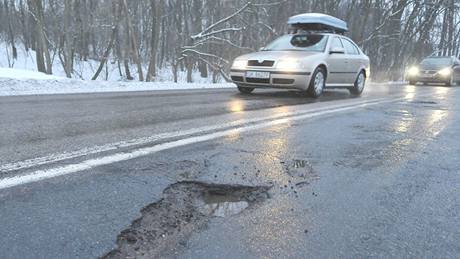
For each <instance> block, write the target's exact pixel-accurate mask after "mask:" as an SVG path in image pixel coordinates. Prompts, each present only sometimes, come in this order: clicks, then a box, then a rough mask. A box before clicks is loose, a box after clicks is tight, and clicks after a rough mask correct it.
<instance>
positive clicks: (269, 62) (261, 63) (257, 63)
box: [248, 60, 275, 67]
mask: <svg viewBox="0 0 460 259" xmlns="http://www.w3.org/2000/svg"><path fill="white" fill-rule="evenodd" d="M274 64H275V61H273V60H263V61H259V60H249V61H248V66H250V67H273V65H274Z"/></svg>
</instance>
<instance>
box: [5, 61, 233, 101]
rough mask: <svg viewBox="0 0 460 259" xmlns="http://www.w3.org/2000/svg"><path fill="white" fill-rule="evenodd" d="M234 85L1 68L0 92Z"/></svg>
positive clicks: (68, 91)
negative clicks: (93, 78) (85, 77)
mask: <svg viewBox="0 0 460 259" xmlns="http://www.w3.org/2000/svg"><path fill="white" fill-rule="evenodd" d="M229 87H234V86H233V85H232V84H229V83H218V84H210V83H172V82H151V83H147V82H123V81H86V80H78V79H67V78H62V77H56V76H50V75H46V74H43V73H39V72H33V71H27V70H19V69H11V68H1V67H0V96H12V95H35V94H68V93H98V92H126V91H128V92H129V91H153V90H181V89H205V88H229Z"/></svg>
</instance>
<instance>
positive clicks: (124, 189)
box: [0, 85, 460, 258]
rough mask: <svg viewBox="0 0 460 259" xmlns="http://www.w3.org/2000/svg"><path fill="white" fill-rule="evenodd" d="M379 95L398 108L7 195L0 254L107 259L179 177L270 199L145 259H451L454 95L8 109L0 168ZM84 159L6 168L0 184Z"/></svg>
mask: <svg viewBox="0 0 460 259" xmlns="http://www.w3.org/2000/svg"><path fill="white" fill-rule="evenodd" d="M375 98H380V99H381V98H383V99H385V100H392V99H394V100H395V101H388V102H383V103H380V104H375V105H363V106H360V107H357V108H356V109H352V110H344V111H337V112H331V113H326V114H323V115H318V116H315V117H311V118H305V119H292V118H291V117H286V118H284V119H283V122H282V123H278V124H273V125H268V126H266V127H263V128H258V129H255V130H248V131H241V130H239V129H238V128H236V129H235V130H234V131H231V132H230V133H229V134H225V136H223V137H219V138H215V139H210V140H208V141H200V142H196V143H194V142H191V143H189V144H187V145H183V146H180V147H173V148H169V149H166V150H162V151H161V152H156V153H153V154H148V155H145V156H141V157H136V158H134V159H130V160H125V161H119V162H114V163H109V164H106V165H102V166H97V167H94V168H91V169H87V170H83V171H79V172H76V173H72V174H68V175H63V176H59V177H54V178H50V179H46V180H42V181H37V182H33V183H27V184H20V185H18V186H15V187H12V188H4V189H0V218H1V222H2V223H1V224H0V258H95V257H100V256H104V255H106V254H107V253H109V252H110V251H112V250H114V249H116V247H117V244H116V241H117V237H118V236H119V235H120V233H121V232H122V231H124V230H126V229H127V228H129V227H130V226H131V225H132V224H133V221H135V220H136V219H142V217H145V210H142V209H143V208H146V207H148V206H149V205H150V207H152V206H153V207H155V205H154V204H156V203H158V202H160V201H161V200H162V198H163V197H164V194H163V192H164V191H165V190H168V188H169V187H170V186H171V185H174V184H176V183H178V182H183V181H195V182H204V183H208V184H217V185H219V184H222V185H231V186H234V185H242V186H271V188H270V189H269V190H268V193H269V198H268V199H266V200H263V201H261V202H259V203H257V205H256V206H248V207H243V208H244V209H243V210H242V211H241V212H239V213H237V214H235V215H230V216H226V217H213V216H209V217H207V218H206V221H202V222H205V223H204V224H202V223H200V225H199V226H197V227H196V228H193V231H188V232H187V235H182V236H181V237H180V239H177V240H176V242H175V243H174V245H172V246H165V247H164V249H163V250H162V251H161V253H160V254H158V253H156V254H148V252H147V253H145V254H138V255H136V257H139V258H151V257H159V256H161V257H171V258H369V257H372V258H373V257H376V258H458V255H459V254H460V244H459V242H458V240H460V175H459V173H460V156H459V154H460V145H459V144H460V138H459V136H458V132H460V115H459V111H460V104H459V102H458V100H459V99H460V87H441V86H416V87H414V86H406V85H369V86H368V88H367V90H366V92H365V94H364V95H363V96H362V97H360V98H352V97H351V96H350V95H349V94H348V93H347V92H346V91H339V90H337V91H328V92H327V93H326V94H325V96H323V97H322V98H320V99H319V100H313V99H310V98H307V97H304V96H301V95H299V94H297V93H294V92H282V91H276V90H275V91H256V92H255V93H254V94H253V95H251V96H244V95H240V94H238V93H236V90H233V89H224V90H198V91H164V92H139V93H107V94H76V95H45V96H23V97H0V117H1V119H0V166H1V165H4V164H8V163H14V162H18V161H23V160H27V159H33V158H36V157H40V156H46V155H50V154H60V153H65V152H71V151H74V150H79V149H84V148H90V147H92V146H96V145H102V144H107V143H114V142H118V141H123V140H129V139H135V138H142V137H148V136H151V135H154V134H159V133H165V132H170V131H175V130H184V129H190V128H197V127H203V126H209V125H214V124H218V123H223V122H228V121H236V120H241V119H254V118H259V117H264V116H269V115H276V114H278V113H279V114H281V113H286V112H296V111H298V110H301V109H310V108H312V109H313V108H316V107H321V109H328V107H332V106H334V105H339V104H345V103H347V102H348V103H350V102H361V101H366V100H372V99H375ZM398 98H401V99H400V100H399V99H398ZM397 99H398V100H397ZM157 144H158V143H151V144H145V145H147V146H148V145H157ZM137 148H139V147H137V146H133V147H128V148H125V149H123V150H122V151H123V152H130V150H131V149H137ZM116 152H117V151H116V150H111V151H107V152H106V153H108V154H113V153H116ZM106 153H104V155H105V154H106ZM102 155H103V154H98V153H94V154H91V155H89V156H90V157H94V158H97V157H99V156H102ZM84 159H86V158H85V157H75V158H70V159H66V160H62V161H57V162H54V163H50V164H43V165H40V166H38V165H37V166H36V167H34V166H31V167H30V168H25V169H21V170H9V171H3V172H0V182H1V181H2V179H6V178H9V177H14V176H18V177H21V176H23V175H26V174H29V173H33V172H35V171H36V170H37V169H42V170H45V171H46V170H48V169H49V168H54V167H56V166H59V165H69V164H73V163H80V162H81V161H83V160H84ZM141 210H142V211H143V212H144V213H141ZM169 213H173V214H171V215H174V213H175V210H170V211H169ZM151 215H155V214H151ZM181 226H183V225H181ZM172 230H175V231H177V227H175V226H174V224H172V225H171V226H169V225H168V229H167V230H166V232H165V234H164V235H165V236H164V238H169V236H168V235H171V237H172V234H170V233H173V231H172ZM175 233H176V232H175ZM147 234H149V233H147ZM153 245H155V244H153Z"/></svg>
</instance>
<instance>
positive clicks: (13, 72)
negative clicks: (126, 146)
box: [0, 67, 59, 80]
mask: <svg viewBox="0 0 460 259" xmlns="http://www.w3.org/2000/svg"><path fill="white" fill-rule="evenodd" d="M5 78H9V79H18V80H26V79H35V80H53V79H59V77H56V76H53V75H47V74H45V73H41V72H35V71H30V70H23V69H14V68H5V67H0V79H5Z"/></svg>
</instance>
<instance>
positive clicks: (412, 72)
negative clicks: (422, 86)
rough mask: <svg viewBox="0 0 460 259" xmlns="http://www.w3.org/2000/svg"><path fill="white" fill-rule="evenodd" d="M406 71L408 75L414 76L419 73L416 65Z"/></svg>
mask: <svg viewBox="0 0 460 259" xmlns="http://www.w3.org/2000/svg"><path fill="white" fill-rule="evenodd" d="M407 73H408V74H409V75H410V76H416V75H418V74H419V73H420V69H419V68H418V67H411V68H409V70H408V71H407Z"/></svg>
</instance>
